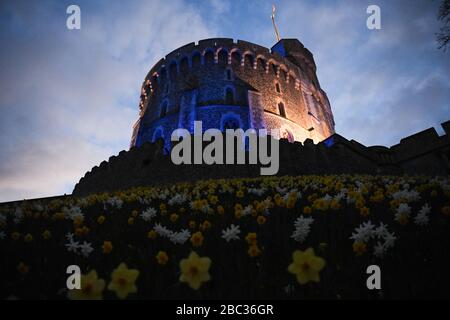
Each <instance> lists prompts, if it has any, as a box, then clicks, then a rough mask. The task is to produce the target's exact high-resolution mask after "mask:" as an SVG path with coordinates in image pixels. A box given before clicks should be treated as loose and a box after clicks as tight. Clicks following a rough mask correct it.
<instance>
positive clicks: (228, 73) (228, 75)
mask: <svg viewBox="0 0 450 320" xmlns="http://www.w3.org/2000/svg"><path fill="white" fill-rule="evenodd" d="M225 80H228V81H232V80H233V73H232V71H231V69H230V68H227V69H226V70H225Z"/></svg>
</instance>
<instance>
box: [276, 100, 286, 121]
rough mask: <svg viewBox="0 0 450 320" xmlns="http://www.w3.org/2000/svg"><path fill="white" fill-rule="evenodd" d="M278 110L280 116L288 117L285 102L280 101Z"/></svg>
mask: <svg viewBox="0 0 450 320" xmlns="http://www.w3.org/2000/svg"><path fill="white" fill-rule="evenodd" d="M278 112H279V113H280V116H282V117H283V118H286V111H285V110H284V104H283V102H280V103H279V104H278Z"/></svg>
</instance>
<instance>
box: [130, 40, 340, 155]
mask: <svg viewBox="0 0 450 320" xmlns="http://www.w3.org/2000/svg"><path fill="white" fill-rule="evenodd" d="M139 108H140V112H139V119H138V120H137V121H136V123H135V124H134V127H133V136H132V140H131V146H132V147H133V146H140V145H142V144H143V143H144V142H146V141H155V140H157V139H159V138H163V139H164V141H165V144H166V146H167V147H170V136H171V134H172V132H173V131H174V130H175V129H178V128H185V129H188V130H190V131H191V132H192V131H193V123H194V121H202V125H203V130H206V129H209V128H218V129H220V130H225V129H230V128H231V129H236V128H242V129H243V130H246V129H248V128H254V129H262V128H265V129H267V130H268V131H269V132H270V130H271V129H279V130H280V133H281V136H282V137H283V138H286V139H288V140H289V141H291V142H293V141H300V142H303V141H304V140H306V139H308V138H309V139H312V140H313V141H314V142H315V143H317V142H319V141H322V140H324V139H326V138H327V137H328V136H330V135H331V134H333V133H334V120H333V114H332V112H331V106H330V103H329V101H328V98H327V96H326V94H325V92H324V91H323V90H322V89H321V88H320V84H319V81H318V79H317V75H316V65H315V62H314V58H313V55H312V54H311V52H310V51H309V50H308V49H306V48H305V47H304V46H303V45H302V44H301V42H300V41H298V40H297V39H281V40H280V41H279V42H278V43H277V44H275V45H274V46H273V47H272V48H271V49H270V50H269V49H268V48H265V47H262V46H259V45H257V44H253V43H250V42H246V41H242V40H238V41H237V42H234V41H233V39H224V38H215V39H206V40H201V41H199V42H198V43H190V44H187V45H185V46H183V47H181V48H178V49H176V50H174V51H172V52H171V53H169V54H168V55H167V56H166V57H165V58H163V59H161V60H160V61H159V62H158V63H156V64H155V65H154V66H153V68H152V69H151V70H150V72H149V73H148V74H147V76H146V77H145V80H144V82H143V84H142V88H141V98H140V104H139Z"/></svg>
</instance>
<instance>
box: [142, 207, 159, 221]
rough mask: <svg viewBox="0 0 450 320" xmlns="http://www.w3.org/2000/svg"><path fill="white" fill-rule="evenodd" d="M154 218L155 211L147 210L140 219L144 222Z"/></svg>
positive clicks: (152, 209)
mask: <svg viewBox="0 0 450 320" xmlns="http://www.w3.org/2000/svg"><path fill="white" fill-rule="evenodd" d="M154 217H156V210H155V209H154V208H147V210H145V211H143V212H142V213H141V218H142V220H144V221H147V222H149V221H151V220H152V219H153V218H154Z"/></svg>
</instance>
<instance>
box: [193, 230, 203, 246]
mask: <svg viewBox="0 0 450 320" xmlns="http://www.w3.org/2000/svg"><path fill="white" fill-rule="evenodd" d="M203 239H204V238H203V235H202V233H201V232H200V231H197V232H196V233H194V234H193V235H192V236H191V243H192V245H193V246H194V247H201V246H202V244H203Z"/></svg>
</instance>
